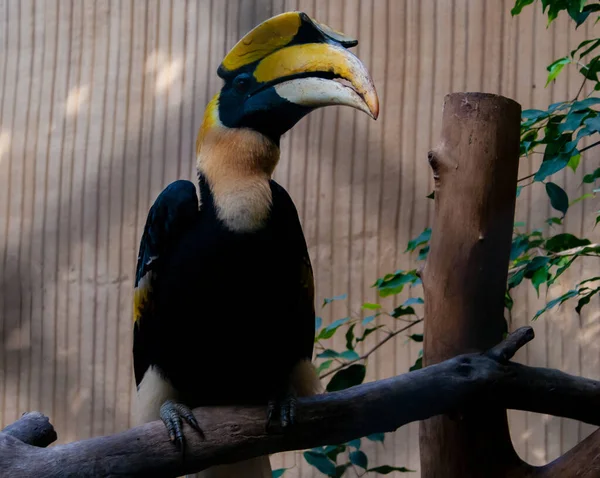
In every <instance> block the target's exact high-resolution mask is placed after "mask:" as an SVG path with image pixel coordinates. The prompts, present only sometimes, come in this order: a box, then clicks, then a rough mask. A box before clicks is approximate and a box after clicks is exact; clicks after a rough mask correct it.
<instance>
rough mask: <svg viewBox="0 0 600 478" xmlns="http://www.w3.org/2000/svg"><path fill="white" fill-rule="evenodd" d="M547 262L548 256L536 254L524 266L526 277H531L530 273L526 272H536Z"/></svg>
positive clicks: (548, 260)
mask: <svg viewBox="0 0 600 478" xmlns="http://www.w3.org/2000/svg"><path fill="white" fill-rule="evenodd" d="M548 262H550V258H549V257H545V256H536V257H534V258H533V259H531V261H530V262H529V264H527V266H526V267H525V274H526V277H531V274H528V273H533V272H536V271H537V270H539V269H541V268H542V267H545V266H546V265H547V264H548Z"/></svg>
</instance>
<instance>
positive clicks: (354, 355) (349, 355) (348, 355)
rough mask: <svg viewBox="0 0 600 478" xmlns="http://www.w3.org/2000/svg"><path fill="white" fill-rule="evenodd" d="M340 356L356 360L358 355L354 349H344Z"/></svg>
mask: <svg viewBox="0 0 600 478" xmlns="http://www.w3.org/2000/svg"><path fill="white" fill-rule="evenodd" d="M340 358H343V359H344V360H358V359H359V358H360V356H359V355H358V354H357V353H356V351H354V350H344V351H343V352H342V353H341V354H340Z"/></svg>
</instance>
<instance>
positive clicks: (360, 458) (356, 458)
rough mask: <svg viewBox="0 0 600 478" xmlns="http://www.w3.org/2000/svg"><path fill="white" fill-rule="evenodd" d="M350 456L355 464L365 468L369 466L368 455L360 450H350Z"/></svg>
mask: <svg viewBox="0 0 600 478" xmlns="http://www.w3.org/2000/svg"><path fill="white" fill-rule="evenodd" d="M349 458H350V461H351V462H352V464H353V465H356V466H360V467H361V468H363V469H365V470H366V469H367V468H368V466H369V459H368V458H367V455H365V453H364V452H362V451H360V450H356V451H352V452H350V455H349Z"/></svg>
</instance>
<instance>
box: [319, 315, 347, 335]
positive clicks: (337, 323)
mask: <svg viewBox="0 0 600 478" xmlns="http://www.w3.org/2000/svg"><path fill="white" fill-rule="evenodd" d="M349 320H350V317H345V318H343V319H338V320H335V321H333V322H332V323H331V324H329V325H328V326H327V327H325V328H324V329H323V330H321V332H320V333H319V335H318V336H317V340H322V339H329V338H331V337H333V335H334V334H335V331H336V330H337V329H338V328H339V327H341V326H342V325H344V324H345V323H346V322H348V321H349Z"/></svg>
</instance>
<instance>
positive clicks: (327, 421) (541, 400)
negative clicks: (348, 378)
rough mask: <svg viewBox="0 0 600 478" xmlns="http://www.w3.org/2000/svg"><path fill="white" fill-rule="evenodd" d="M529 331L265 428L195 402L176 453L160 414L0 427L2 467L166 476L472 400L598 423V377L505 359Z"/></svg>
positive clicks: (16, 471) (23, 472) (253, 414)
mask: <svg viewBox="0 0 600 478" xmlns="http://www.w3.org/2000/svg"><path fill="white" fill-rule="evenodd" d="M532 332H533V330H532V328H531V327H522V328H520V329H518V330H516V331H515V332H513V333H512V334H511V335H509V338H508V339H507V340H506V341H504V342H503V343H502V345H500V346H499V347H494V348H493V349H492V350H491V351H490V352H488V353H473V354H466V355H461V356H458V357H454V358H452V359H450V360H446V361H444V362H440V363H438V364H435V365H430V366H428V367H424V368H422V369H420V370H416V371H414V372H410V373H405V374H403V375H399V376H396V377H392V378H388V379H385V380H378V381H374V382H370V383H365V384H362V385H358V386H356V387H352V388H349V389H346V390H343V391H341V392H334V393H325V394H322V395H317V396H314V397H305V398H301V399H299V400H298V410H297V423H296V424H295V425H294V426H293V428H292V429H286V430H282V429H281V428H279V427H274V428H273V429H272V430H270V431H266V430H265V422H266V407H261V406H254V407H243V408H242V407H201V408H196V409H194V415H195V416H196V419H197V420H198V423H199V424H200V427H201V428H202V431H203V434H204V438H201V437H200V435H199V434H197V433H195V432H194V430H192V429H191V428H190V427H189V426H188V425H187V423H184V432H185V435H186V440H187V442H186V443H187V447H186V449H185V454H184V453H182V452H180V451H179V450H177V447H175V446H174V445H173V443H171V442H170V441H169V437H168V434H167V433H166V430H165V427H164V425H163V424H162V422H161V421H160V420H157V421H154V422H151V423H147V424H145V425H142V426H138V427H135V428H132V429H129V430H126V431H124V432H121V433H117V434H115V435H111V436H102V437H95V438H90V439H87V440H81V441H77V442H73V443H69V444H65V445H56V446H53V447H50V448H38V447H34V446H30V445H27V444H25V443H23V442H22V441H20V440H18V439H17V438H15V437H14V436H11V435H8V434H6V433H0V463H2V473H3V474H4V475H6V476H44V477H45V478H58V477H64V476H78V477H82V478H86V477H109V476H110V477H114V476H120V477H124V476H128V477H138V476H139V477H141V476H144V477H159V476H160V477H176V476H181V475H185V474H191V473H195V472H198V471H201V470H203V469H206V468H208V467H211V466H215V465H219V464H226V463H233V462H237V461H241V460H246V459H249V458H253V457H257V456H264V455H270V454H274V453H280V452H284V451H292V450H305V449H310V448H313V447H317V446H323V445H329V444H332V443H345V442H347V441H349V440H353V439H356V438H361V437H364V436H367V435H370V434H372V433H387V432H392V431H394V430H396V429H397V428H398V427H401V426H403V425H405V424H407V423H410V422H414V421H418V420H425V419H427V418H429V417H432V416H435V415H441V414H445V413H449V412H450V411H456V410H461V409H464V408H465V407H472V406H474V405H476V406H479V407H483V408H484V409H486V408H487V407H490V409H492V408H493V407H501V408H513V409H518V410H525V411H531V412H536V413H548V414H551V415H556V416H564V417H568V418H573V419H575V420H582V421H585V422H586V423H590V424H593V425H600V407H598V403H599V402H600V382H598V381H595V380H590V379H586V378H582V377H575V376H572V375H568V374H566V373H563V372H560V371H558V370H552V369H544V368H534V367H528V366H525V365H520V364H516V363H514V362H505V359H506V358H508V357H510V356H511V355H512V354H513V353H514V352H516V350H517V349H518V348H519V347H521V346H523V345H525V343H526V342H528V341H529V340H531V339H532V338H533V333H532ZM496 359H498V360H496ZM399 404H401V406H399ZM17 423H18V422H17ZM596 454H597V453H596ZM529 470H534V468H533V467H529ZM523 476H524V475H523ZM536 476H537V475H536ZM569 476H571V475H569ZM589 476H596V475H589Z"/></svg>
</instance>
